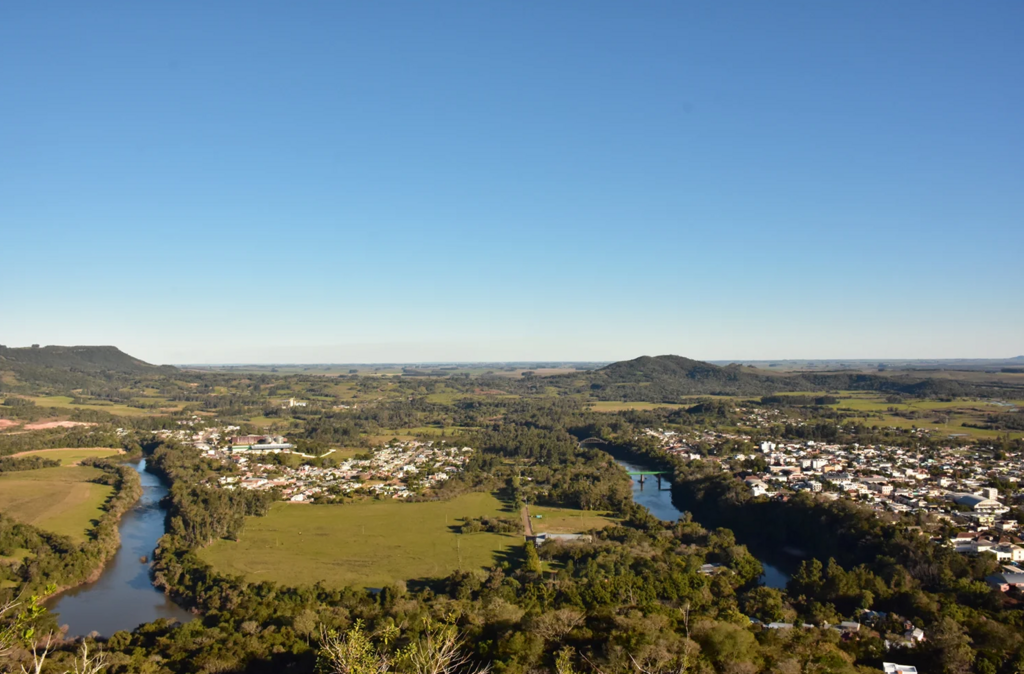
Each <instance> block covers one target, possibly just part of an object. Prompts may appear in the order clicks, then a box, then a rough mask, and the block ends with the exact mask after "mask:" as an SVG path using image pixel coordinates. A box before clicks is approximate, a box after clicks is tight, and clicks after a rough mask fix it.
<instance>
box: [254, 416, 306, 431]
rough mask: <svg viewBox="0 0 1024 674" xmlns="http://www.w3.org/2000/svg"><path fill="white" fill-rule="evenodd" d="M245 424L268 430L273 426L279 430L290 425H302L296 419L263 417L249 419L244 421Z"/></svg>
mask: <svg viewBox="0 0 1024 674" xmlns="http://www.w3.org/2000/svg"><path fill="white" fill-rule="evenodd" d="M246 423H249V424H252V425H253V426H258V427H259V428H270V427H271V426H273V425H274V424H277V425H278V426H280V427H281V428H288V427H290V426H292V425H301V424H302V422H301V421H299V420H297V419H290V418H288V417H264V416H255V417H249V419H247V420H246Z"/></svg>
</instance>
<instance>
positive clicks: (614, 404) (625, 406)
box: [588, 400, 687, 412]
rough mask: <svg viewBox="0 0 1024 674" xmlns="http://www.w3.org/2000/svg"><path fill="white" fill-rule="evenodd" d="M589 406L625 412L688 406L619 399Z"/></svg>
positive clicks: (601, 410) (600, 401)
mask: <svg viewBox="0 0 1024 674" xmlns="http://www.w3.org/2000/svg"><path fill="white" fill-rule="evenodd" d="M588 406H589V407H590V409H591V410H592V411H594V412H623V411H625V410H655V409H658V408H663V407H668V408H673V409H675V408H679V407H687V405H680V404H678V403H644V402H619V401H617V400H599V401H596V402H592V403H589V404H588Z"/></svg>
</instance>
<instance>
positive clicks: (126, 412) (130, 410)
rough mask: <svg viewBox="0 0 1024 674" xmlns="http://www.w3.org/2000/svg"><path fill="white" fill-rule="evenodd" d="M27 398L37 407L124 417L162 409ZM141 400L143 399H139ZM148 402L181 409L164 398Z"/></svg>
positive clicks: (60, 399)
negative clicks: (105, 413)
mask: <svg viewBox="0 0 1024 674" xmlns="http://www.w3.org/2000/svg"><path fill="white" fill-rule="evenodd" d="M28 399H29V400H31V401H32V402H34V403H35V404H36V405H37V406H38V407H50V408H55V409H77V410H95V411H97V412H108V413H110V414H115V415H118V416H124V417H144V416H153V415H155V414H160V413H161V411H166V410H162V409H156V408H154V409H142V408H141V407H129V406H128V405H121V404H112V403H103V402H100V401H96V402H95V403H88V404H75V402H74V398H71V397H70V396H29V397H28ZM139 400H143V399H141V398H140V399H139ZM149 402H155V403H159V404H161V406H162V407H164V408H166V409H172V408H173V409H181V407H182V405H181V404H180V403H171V402H167V401H165V400H162V399H159V400H151V401H149Z"/></svg>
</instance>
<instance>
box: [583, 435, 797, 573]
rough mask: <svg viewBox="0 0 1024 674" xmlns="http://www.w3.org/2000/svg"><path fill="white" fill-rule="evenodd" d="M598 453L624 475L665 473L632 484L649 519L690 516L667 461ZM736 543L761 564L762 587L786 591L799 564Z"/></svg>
mask: <svg viewBox="0 0 1024 674" xmlns="http://www.w3.org/2000/svg"><path fill="white" fill-rule="evenodd" d="M602 450H603V451H605V452H606V453H607V454H609V455H610V456H611V457H612V458H613V459H614V460H615V462H616V463H618V464H619V465H620V466H622V467H623V468H624V469H625V470H626V471H627V472H631V473H635V472H640V471H661V470H663V471H666V473H667V475H666V476H664V477H662V479H661V481H658V480H656V479H654V478H652V477H648V478H647V479H646V480H645V481H644V483H643V484H641V483H640V482H639V481H638V480H634V482H633V500H634V502H636V503H637V504H639V505H642V506H644V507H645V508H647V510H648V511H650V513H651V514H652V515H654V516H655V517H657V518H659V519H662V520H666V521H675V520H677V519H679V518H680V517H681V516H683V514H684V513H685V512H688V511H689V512H691V515H693V512H692V511H691V510H689V509H688V508H685V507H681V506H682V504H681V503H680V499H679V498H678V496H677V495H678V493H679V490H678V489H677V485H676V484H675V482H674V481H673V479H674V477H675V469H674V467H673V466H672V465H671V463H669V462H668V461H665V462H659V461H657V460H655V459H653V458H652V457H648V456H645V455H641V454H638V453H637V452H633V451H631V450H630V448H628V447H623V446H616V445H606V446H604V447H602ZM666 483H667V484H668V486H667V487H666V486H665V484H666ZM694 520H695V521H697V522H698V523H700V524H701V525H704V526H707V525H706V523H705V522H704V520H702V519H701V518H700V517H697V516H696V515H694ZM717 526H720V525H717V524H716V525H714V526H708V528H717ZM734 533H735V532H734ZM736 540H737V542H738V543H740V544H743V545H746V546H747V549H748V550H749V551H750V554H752V555H753V556H754V557H755V558H757V560H758V561H759V562H760V563H761V566H762V568H763V569H764V573H763V574H762V575H761V583H762V584H764V585H766V586H768V587H773V588H777V589H783V588H785V587H786V583H787V582H789V578H790V577H791V576H792V574H793V573H795V571H796V568H797V566H798V565H799V563H800V559H799V558H796V557H792V556H789V555H785V554H779V553H775V552H773V551H772V550H770V549H765V547H764V546H760V545H757V544H756V543H755V544H753V545H751V544H750V543H749V542H748V541H747V540H744V539H743V538H741V537H740V535H739V534H737V535H736ZM748 540H749V539H748Z"/></svg>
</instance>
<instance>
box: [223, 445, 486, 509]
mask: <svg viewBox="0 0 1024 674" xmlns="http://www.w3.org/2000/svg"><path fill="white" fill-rule="evenodd" d="M256 446H258V445H253V447H256ZM235 447H236V445H233V446H232V451H222V452H212V453H211V455H213V456H216V457H217V458H219V459H220V460H221V461H222V463H225V464H227V465H230V466H232V467H233V468H234V469H235V470H233V471H232V473H233V474H230V475H222V476H221V477H219V478H217V481H216V484H217V485H219V486H220V487H221V488H223V489H256V490H261V491H270V490H277V491H278V492H279V493H280V494H281V497H282V498H283V499H284V500H287V501H291V502H294V503H306V502H310V501H313V500H315V499H317V498H321V497H331V496H351V495H357V494H364V495H368V496H382V497H383V496H389V497H392V498H409V497H410V496H414V495H416V494H419V493H422V492H424V491H426V490H429V489H431V488H434V487H436V486H438V485H439V484H440V483H442V482H444V481H445V480H448V479H449V478H451V477H452V475H455V474H457V473H459V472H461V471H462V470H463V469H464V467H465V465H466V463H468V462H469V459H470V456H471V455H472V453H473V449H472V448H470V447H453V446H449V445H446V444H444V443H434V442H433V441H429V442H418V441H409V442H397V441H396V442H392V443H391V444H388V445H386V446H384V447H380V448H377V449H374V450H371V451H370V452H369V453H368V454H369V456H368V457H365V458H347V459H342V460H339V461H338V462H337V464H336V465H323V466H313V465H309V464H303V465H300V466H297V467H292V466H288V465H281V464H280V463H277V462H264V461H265V460H261V458H262V456H261V453H259V450H244V451H234V448H235ZM331 453H333V452H331ZM325 456H326V455H325Z"/></svg>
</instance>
